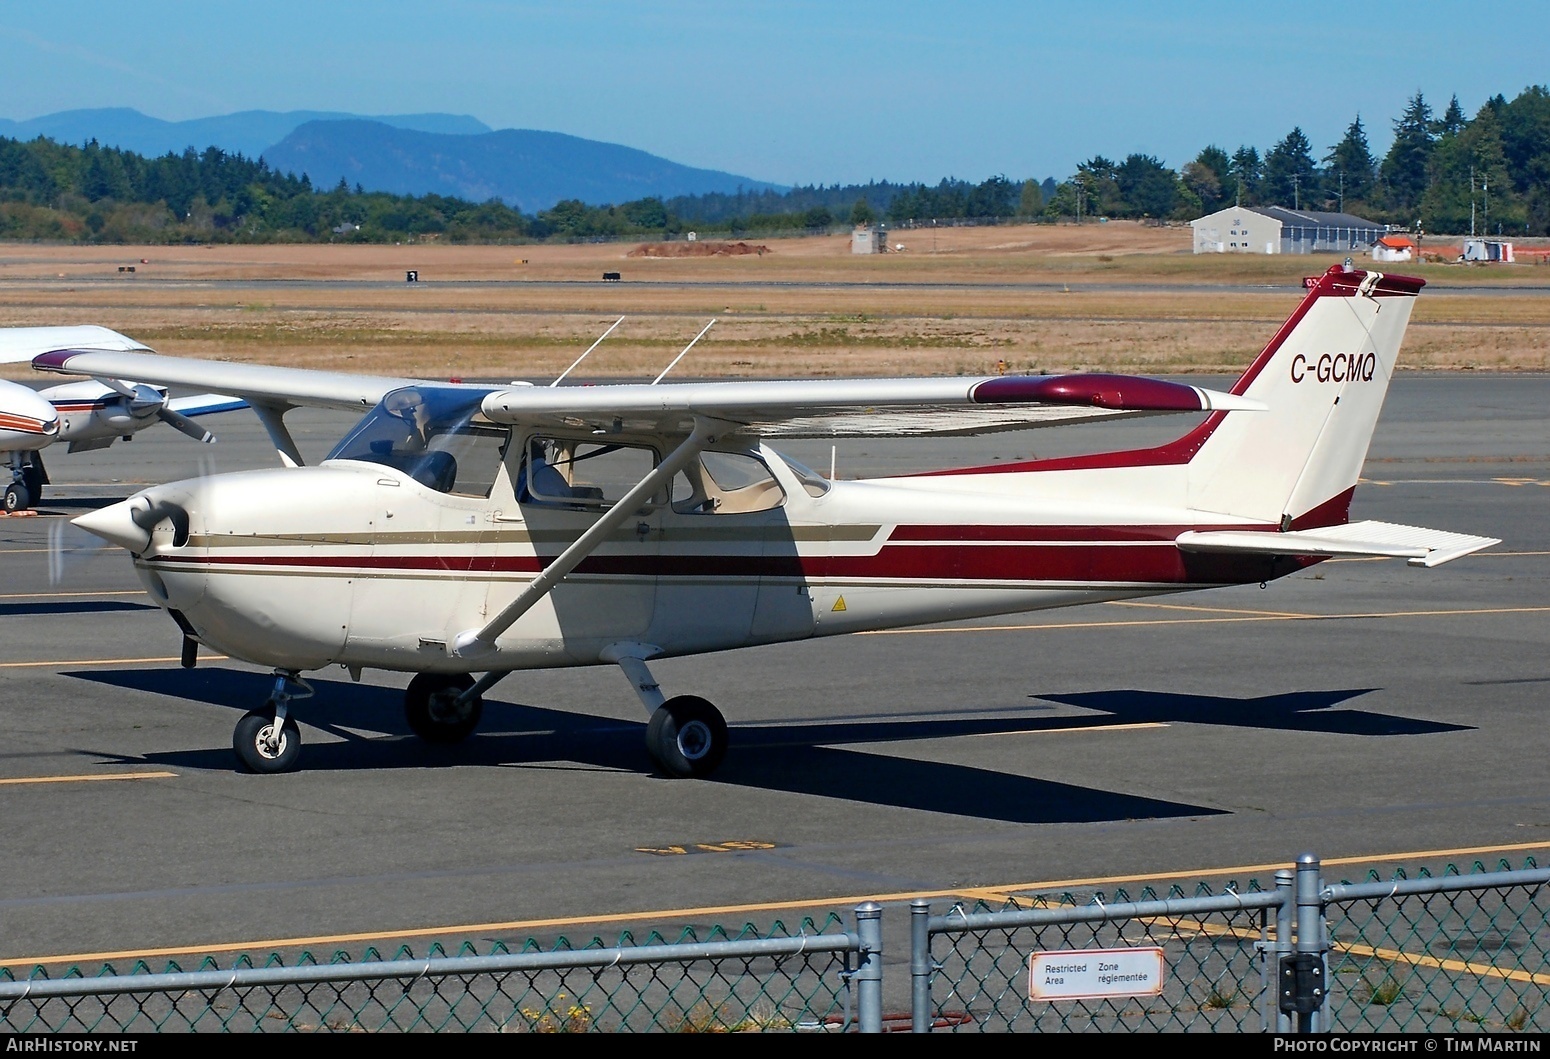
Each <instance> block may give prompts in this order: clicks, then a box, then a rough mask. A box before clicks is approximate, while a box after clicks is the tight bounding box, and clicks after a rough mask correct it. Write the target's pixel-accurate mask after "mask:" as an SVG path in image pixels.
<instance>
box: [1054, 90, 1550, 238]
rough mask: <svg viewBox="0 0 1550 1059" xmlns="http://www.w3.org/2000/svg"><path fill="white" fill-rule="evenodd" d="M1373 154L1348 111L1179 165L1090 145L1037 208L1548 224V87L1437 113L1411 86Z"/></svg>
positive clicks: (1542, 227) (1174, 216)
mask: <svg viewBox="0 0 1550 1059" xmlns="http://www.w3.org/2000/svg"><path fill="white" fill-rule="evenodd" d="M1393 129H1394V141H1393V143H1392V145H1391V146H1390V147H1389V149H1388V152H1387V153H1386V154H1384V155H1383V156H1382V157H1381V158H1380V157H1377V156H1376V155H1374V154H1373V152H1372V149H1371V147H1370V145H1369V142H1368V138H1367V129H1366V127H1365V126H1364V125H1363V124H1362V119H1361V115H1360V114H1358V115H1356V116H1355V118H1354V119H1353V120H1352V122H1351V124H1350V125H1349V126H1347V127H1346V130H1345V135H1344V136H1342V137H1341V139H1340V141H1339V142H1338V143H1335V144H1332V145H1330V146H1329V147H1328V149H1327V150H1325V151H1324V152H1323V153H1322V155H1320V154H1319V153H1318V150H1317V148H1315V147H1314V145H1313V144H1312V143H1310V142H1309V140H1308V137H1307V135H1306V134H1305V133H1304V132H1303V131H1302V129H1301V128H1300V127H1296V128H1293V129H1292V130H1291V131H1290V132H1289V133H1287V134H1286V136H1285V137H1283V138H1282V139H1281V140H1280V141H1278V142H1277V143H1275V144H1274V145H1273V146H1271V148H1270V149H1269V150H1267V151H1266V152H1265V153H1264V154H1263V155H1261V154H1260V153H1259V151H1258V149H1256V148H1255V147H1253V146H1248V145H1244V146H1240V147H1238V149H1237V150H1235V151H1233V152H1232V153H1231V154H1228V153H1227V151H1226V149H1225V148H1222V147H1219V146H1216V145H1212V146H1209V147H1206V148H1204V149H1203V150H1202V151H1201V152H1200V153H1199V154H1197V155H1196V156H1195V158H1194V159H1193V160H1192V161H1190V162H1188V163H1187V164H1185V165H1184V166H1183V168H1182V169H1181V170H1179V171H1178V172H1177V173H1175V172H1174V171H1172V170H1170V169H1168V168H1167V167H1166V166H1164V165H1163V164H1162V163H1161V162H1160V161H1159V160H1158V159H1156V158H1153V157H1151V156H1148V155H1139V154H1133V155H1131V156H1129V157H1128V158H1126V159H1125V161H1123V162H1119V163H1116V162H1113V161H1110V160H1109V159H1107V158H1104V157H1103V156H1101V155H1099V156H1095V157H1093V158H1092V159H1090V160H1088V161H1086V162H1083V163H1082V164H1081V165H1079V166H1078V167H1077V171H1076V173H1075V174H1073V176H1072V177H1071V179H1069V180H1067V181H1065V182H1064V183H1062V184H1061V185H1060V186H1059V187H1058V188H1056V189H1055V193H1054V194H1053V195H1052V196H1051V197H1050V201H1049V203H1048V204H1047V206H1046V210H1045V212H1046V214H1047V215H1051V216H1062V217H1082V216H1091V215H1095V214H1101V215H1105V216H1111V217H1132V218H1146V217H1151V218H1160V219H1167V220H1192V219H1193V218H1195V217H1200V216H1203V215H1204V214H1207V213H1213V212H1215V211H1216V210H1219V209H1222V208H1224V207H1227V206H1230V205H1233V204H1235V203H1236V204H1241V205H1245V206H1254V205H1269V206H1289V207H1292V208H1294V209H1304V210H1322V211H1333V212H1344V213H1355V214H1358V215H1360V216H1363V217H1366V218H1368V219H1371V220H1377V221H1384V222H1386V223H1389V224H1396V225H1401V226H1405V227H1418V228H1421V229H1423V230H1427V231H1434V232H1449V233H1454V234H1461V233H1465V232H1470V231H1474V232H1476V233H1483V234H1498V233H1500V234H1507V235H1514V234H1517V235H1550V90H1547V89H1546V88H1545V87H1544V86H1533V87H1530V88H1527V89H1524V91H1523V92H1521V93H1519V95H1518V96H1517V98H1515V99H1513V100H1511V101H1509V100H1508V99H1507V98H1506V97H1505V96H1502V95H1500V94H1498V95H1496V96H1493V97H1492V98H1490V99H1488V100H1486V102H1485V104H1484V105H1483V106H1481V108H1480V109H1479V110H1478V111H1477V112H1476V113H1475V116H1474V117H1473V118H1470V117H1467V116H1466V115H1465V114H1464V111H1463V108H1461V107H1460V106H1459V101H1458V97H1457V96H1455V97H1453V98H1452V99H1451V100H1449V102H1448V105H1447V107H1446V108H1445V109H1444V110H1443V112H1442V114H1441V116H1437V115H1436V114H1435V112H1434V111H1433V109H1432V107H1431V105H1430V104H1429V103H1427V101H1426V99H1425V97H1424V96H1423V95H1422V94H1421V93H1420V92H1417V93H1416V94H1415V95H1414V96H1412V97H1411V98H1410V100H1409V102H1408V103H1407V105H1406V106H1405V109H1404V112H1403V113H1402V114H1400V116H1399V117H1398V118H1395V119H1394V121H1393Z"/></svg>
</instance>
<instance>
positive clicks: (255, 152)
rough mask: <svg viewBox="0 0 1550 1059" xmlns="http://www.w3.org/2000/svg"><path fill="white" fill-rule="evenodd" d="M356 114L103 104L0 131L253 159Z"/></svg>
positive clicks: (467, 126)
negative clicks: (156, 114)
mask: <svg viewBox="0 0 1550 1059" xmlns="http://www.w3.org/2000/svg"><path fill="white" fill-rule="evenodd" d="M358 118H360V115H359V114H345V113H341V112H338V111H331V110H290V111H284V112H281V111H275V110H244V111H242V112H240V113H237V114H225V115H222V116H221V117H218V118H193V119H191V120H189V121H163V120H162V119H160V118H152V117H149V116H147V115H145V114H141V113H140V112H139V111H138V110H132V109H130V108H129V107H106V108H103V109H100V110H62V111H60V112H59V113H58V114H46V115H44V116H43V117H41V118H32V119H30V120H28V121H10V120H7V119H5V118H0V136H9V137H11V138H12V139H15V140H31V139H35V138H36V137H38V136H46V137H48V138H49V139H50V140H57V141H58V142H60V143H69V144H75V145H76V146H79V145H81V144H83V143H85V142H86V141H87V140H96V141H97V142H98V143H100V144H104V145H106V146H108V147H118V148H121V149H123V150H125V151H133V152H135V153H136V154H143V155H146V156H147V157H150V158H157V157H160V156H161V155H164V154H167V153H168V152H171V153H173V154H182V153H183V151H184V149H185V148H188V147H192V148H194V150H196V151H203V150H204V149H205V148H206V147H212V146H214V147H219V148H220V149H221V150H223V151H228V152H231V153H234V154H241V155H246V156H247V157H248V158H257V157H259V156H260V155H262V154H263V153H264V151H265V149H266V148H268V147H269V146H270V145H271V144H276V143H279V142H280V141H281V140H283V139H285V137H287V136H289V135H290V134H291V132H292V131H294V130H295V129H296V127H297V126H298V125H305V124H306V123H307V122H309V121H334V120H340V119H346V120H355V119H358ZM368 120H370V121H379V122H381V123H382V124H384V125H391V126H394V127H397V128H400V129H416V130H418V131H420V132H439V133H447V134H451V135H464V136H466V135H475V134H478V133H481V132H489V131H490V127H489V126H488V125H486V124H485V123H484V122H482V121H480V120H479V119H477V118H471V117H469V116H468V115H466V114H397V115H386V116H382V117H373V118H370V119H368ZM335 179H338V178H337V177H336V178H335Z"/></svg>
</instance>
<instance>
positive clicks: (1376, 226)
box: [1189, 206, 1391, 254]
mask: <svg viewBox="0 0 1550 1059" xmlns="http://www.w3.org/2000/svg"><path fill="white" fill-rule="evenodd" d="M1189 226H1190V227H1191V228H1193V229H1194V230H1195V253H1197V254H1317V253H1346V252H1348V251H1351V250H1365V249H1367V248H1368V247H1370V246H1371V245H1372V244H1373V243H1375V242H1377V241H1378V240H1379V239H1380V238H1382V237H1383V236H1385V235H1387V234H1388V233H1389V231H1390V230H1391V229H1390V227H1389V226H1388V225H1386V224H1380V223H1378V222H1377V221H1369V220H1366V219H1365V218H1362V217H1357V216H1354V215H1352V214H1349V213H1320V212H1316V211H1313V210H1289V209H1287V208H1286V207H1284V206H1230V207H1228V208H1227V209H1225V210H1217V211H1216V212H1215V213H1210V214H1207V215H1206V216H1204V217H1201V218H1200V219H1199V220H1194V221H1190V222H1189Z"/></svg>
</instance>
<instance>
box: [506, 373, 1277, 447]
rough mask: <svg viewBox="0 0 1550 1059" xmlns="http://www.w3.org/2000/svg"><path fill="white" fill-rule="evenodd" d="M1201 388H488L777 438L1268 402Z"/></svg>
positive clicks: (797, 384) (910, 384) (659, 429)
mask: <svg viewBox="0 0 1550 1059" xmlns="http://www.w3.org/2000/svg"><path fill="white" fill-rule="evenodd" d="M1263 408H1264V406H1263V405H1262V404H1260V403H1259V402H1257V401H1251V400H1247V399H1245V398H1242V397H1237V396H1235V395H1233V394H1227V393H1220V392H1218V391H1215V390H1207V389H1204V388H1202V387H1199V386H1189V385H1186V384H1183V383H1177V382H1167V381H1164V380H1160V379H1146V378H1138V377H1133V376H1124V375H1096V374H1087V375H1048V376H1045V375H1008V376H999V375H998V376H988V377H979V378H956V377H955V378H922V379H814V380H796V381H769V382H703V383H672V384H667V385H616V386H587V387H576V386H568V387H564V388H547V387H532V386H522V387H509V388H505V389H501V390H497V391H495V392H493V393H490V394H489V395H488V396H486V397H485V399H484V402H483V410H484V414H485V415H486V416H488V417H489V418H490V419H491V420H492V421H493V422H496V423H511V424H518V423H523V424H548V425H555V426H559V425H563V426H568V427H571V428H588V429H592V430H596V431H604V432H607V431H615V432H617V431H621V430H630V431H639V432H643V433H657V434H688V433H690V432H691V431H692V430H693V429H694V426H695V423H696V421H697V420H710V421H715V422H717V423H719V424H722V425H723V427H722V429H723V432H728V428H730V432H737V433H749V434H757V435H761V436H767V437H810V438H813V437H869V436H889V437H900V436H910V435H926V434H934V435H943V434H985V433H991V432H995V431H1002V430H1022V429H1026V428H1029V427H1038V426H1050V425H1054V424H1057V423H1063V422H1069V421H1071V420H1073V419H1085V418H1094V417H1108V418H1113V417H1120V416H1136V415H1158V414H1164V413H1170V412H1202V411H1213V410H1262V409H1263Z"/></svg>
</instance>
